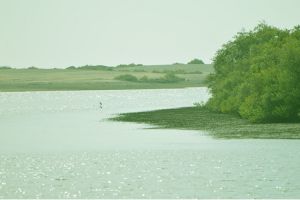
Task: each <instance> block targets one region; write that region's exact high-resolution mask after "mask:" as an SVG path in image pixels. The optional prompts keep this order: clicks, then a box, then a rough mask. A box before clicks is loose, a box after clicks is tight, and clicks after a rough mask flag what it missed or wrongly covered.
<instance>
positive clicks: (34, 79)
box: [0, 64, 213, 92]
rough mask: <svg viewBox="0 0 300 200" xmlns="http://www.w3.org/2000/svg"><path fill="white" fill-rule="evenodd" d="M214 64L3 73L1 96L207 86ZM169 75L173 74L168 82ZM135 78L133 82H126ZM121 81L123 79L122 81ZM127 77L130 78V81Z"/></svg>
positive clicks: (0, 79) (28, 70) (1, 72)
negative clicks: (28, 93) (6, 94)
mask: <svg viewBox="0 0 300 200" xmlns="http://www.w3.org/2000/svg"><path fill="white" fill-rule="evenodd" d="M212 72H213V66H212V65H210V64H176V65H153V66H141V65H136V66H125V67H116V68H113V69H110V70H107V68H105V67H98V68H96V69H95V68H92V69H90V68H89V69H85V68H84V69H73V68H71V69H36V68H33V69H0V92H24V91H74V90H128V89H168V88H186V87H201V86H206V83H205V80H206V77H207V76H208V75H209V74H210V73H212ZM167 74H173V75H172V76H167V77H171V79H170V78H165V77H166V75H167ZM124 76H125V79H124V78H123V79H122V77H124ZM126 76H128V77H129V78H131V77H133V78H134V79H133V80H130V79H128V80H127V79H126ZM119 77H120V78H119ZM128 77H127V78H128Z"/></svg>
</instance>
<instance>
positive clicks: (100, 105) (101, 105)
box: [99, 101, 102, 109]
mask: <svg viewBox="0 0 300 200" xmlns="http://www.w3.org/2000/svg"><path fill="white" fill-rule="evenodd" d="M99 106H100V109H102V102H101V101H100V104H99Z"/></svg>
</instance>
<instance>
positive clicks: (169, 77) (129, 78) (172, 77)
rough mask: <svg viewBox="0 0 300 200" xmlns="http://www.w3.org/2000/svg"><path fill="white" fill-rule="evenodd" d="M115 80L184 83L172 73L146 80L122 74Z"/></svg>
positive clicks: (146, 78) (182, 79)
mask: <svg viewBox="0 0 300 200" xmlns="http://www.w3.org/2000/svg"><path fill="white" fill-rule="evenodd" d="M115 79H116V80H121V81H131V82H145V83H177V82H180V81H184V80H185V79H184V78H180V77H178V76H176V75H175V74H174V73H167V74H165V75H164V76H163V77H161V78H151V79H150V78H148V77H147V76H143V77H141V78H140V79H138V78H137V77H135V76H133V75H131V74H123V75H119V76H117V77H115Z"/></svg>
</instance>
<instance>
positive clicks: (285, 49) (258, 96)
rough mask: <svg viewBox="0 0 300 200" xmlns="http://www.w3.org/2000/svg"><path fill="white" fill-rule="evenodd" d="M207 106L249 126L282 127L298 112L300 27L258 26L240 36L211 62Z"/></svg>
mask: <svg viewBox="0 0 300 200" xmlns="http://www.w3.org/2000/svg"><path fill="white" fill-rule="evenodd" d="M214 68H215V74H212V75H210V77H209V78H208V83H209V87H210V90H211V92H212V95H213V97H212V98H211V99H210V100H209V102H208V104H207V106H208V107H209V108H210V109H212V110H214V111H218V112H222V113H234V114H238V115H240V116H242V117H243V118H246V119H249V120H250V121H252V122H285V121H293V120H296V119H297V117H298V113H299V109H300V101H298V100H299V98H300V81H299V80H300V28H299V27H295V28H294V29H292V30H281V29H278V28H276V27H271V26H268V25H266V24H259V25H258V26H257V27H256V28H255V29H254V30H252V31H249V32H241V33H238V34H237V35H236V36H235V37H234V40H233V41H230V42H228V43H227V44H225V45H224V46H223V47H222V49H220V50H219V51H218V52H217V53H216V56H215V58H214Z"/></svg>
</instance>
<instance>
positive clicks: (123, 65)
mask: <svg viewBox="0 0 300 200" xmlns="http://www.w3.org/2000/svg"><path fill="white" fill-rule="evenodd" d="M139 66H143V64H135V63H130V64H121V65H118V66H117V67H139Z"/></svg>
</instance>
